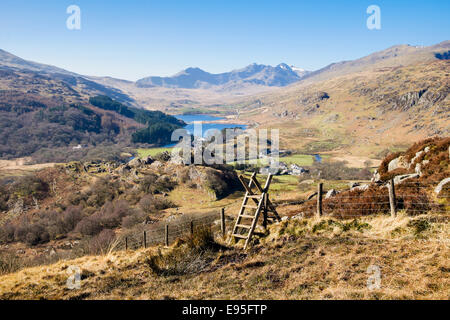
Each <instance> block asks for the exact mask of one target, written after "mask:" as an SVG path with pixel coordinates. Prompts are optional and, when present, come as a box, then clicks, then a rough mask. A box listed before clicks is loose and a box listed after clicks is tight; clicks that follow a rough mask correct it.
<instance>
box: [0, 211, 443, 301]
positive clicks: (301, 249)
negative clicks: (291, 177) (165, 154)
mask: <svg viewBox="0 0 450 320" xmlns="http://www.w3.org/2000/svg"><path fill="white" fill-rule="evenodd" d="M423 219H427V217H423V216H422V217H406V216H401V217H398V218H397V219H392V218H391V217H387V216H374V217H365V218H362V219H360V220H355V221H338V222H337V221H334V222H333V221H331V220H330V219H327V218H323V219H320V220H317V219H303V220H291V221H285V222H283V223H280V224H277V225H273V226H271V227H270V228H269V230H268V232H267V233H266V234H261V235H256V236H255V242H254V244H253V245H252V246H251V249H250V250H248V251H246V252H244V251H242V250H240V249H239V248H237V247H229V246H227V245H226V240H225V241H224V240H222V239H221V237H220V238H219V237H217V238H216V241H217V242H219V243H220V247H218V249H217V248H216V247H214V246H211V247H207V246H205V247H204V248H203V247H202V248H201V250H202V251H200V253H201V254H200V253H199V249H195V248H192V247H190V246H189V244H183V242H177V243H175V244H173V245H171V246H170V247H168V248H164V247H162V246H161V247H153V248H149V249H142V250H138V251H119V252H114V253H110V254H106V255H103V256H87V257H83V258H79V259H76V260H70V261H64V260H62V261H60V262H58V263H56V264H53V265H49V266H42V267H35V268H29V269H25V270H22V271H20V272H18V273H14V274H9V275H4V276H1V277H0V299H166V300H167V299H374V300H379V299H387V300H389V299H445V300H447V299H448V298H449V288H450V287H449V286H450V283H449V281H448V270H449V268H448V250H447V247H446V244H445V242H443V241H441V240H440V239H443V237H445V236H447V235H448V226H447V225H446V224H443V223H437V222H433V221H432V220H430V222H429V227H428V228H427V229H426V230H423V231H420V233H418V231H417V228H415V227H414V225H415V223H413V222H414V221H422V220H423ZM330 221H331V222H330ZM396 230H402V232H401V233H399V232H396ZM193 263H196V266H201V268H200V269H198V268H196V269H195V270H194V269H192V268H190V266H191V265H192V264H193ZM71 266H76V267H78V268H79V270H80V271H81V273H82V276H81V281H80V286H79V288H78V289H73V290H70V289H68V287H67V280H68V277H69V276H70V275H71V273H70V267H71ZM374 268H376V269H377V270H379V279H380V281H379V282H378V285H377V286H376V287H369V285H368V284H369V283H374V282H373V281H372V282H370V280H371V279H373V277H374V272H372V271H373V269H374ZM371 270H372V271H371ZM72 273H73V272H72Z"/></svg>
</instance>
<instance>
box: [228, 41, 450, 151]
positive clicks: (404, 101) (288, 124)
mask: <svg viewBox="0 0 450 320" xmlns="http://www.w3.org/2000/svg"><path fill="white" fill-rule="evenodd" d="M449 45H450V44H449V42H445V43H442V44H440V45H438V46H433V47H428V48H422V49H419V48H414V47H401V48H403V49H402V50H400V49H399V48H397V49H399V52H398V53H394V54H392V51H393V50H394V51H395V50H396V48H394V49H392V48H391V49H388V50H387V51H385V52H381V53H378V54H375V55H374V56H369V57H366V58H362V59H360V60H356V61H354V62H348V63H343V64H342V65H339V66H334V67H332V68H328V69H327V70H323V71H322V72H320V73H317V74H316V76H314V75H313V74H311V75H309V76H308V77H307V78H306V79H305V80H302V81H300V82H299V83H298V84H294V85H292V86H289V87H287V88H285V89H279V90H276V91H273V92H271V93H270V94H261V95H255V96H253V97H251V98H247V99H243V100H242V101H240V102H239V103H235V104H233V107H234V108H236V109H237V110H239V117H238V118H239V119H241V120H243V121H244V120H248V121H249V122H251V123H254V124H257V125H259V127H260V128H279V129H280V139H281V141H280V147H281V148H283V149H291V150H295V151H298V152H300V153H330V154H332V155H335V156H340V157H345V156H350V155H353V156H368V157H372V158H381V157H382V156H383V155H384V154H385V153H386V152H387V151H388V150H391V151H396V150H399V149H404V148H405V147H406V145H407V144H409V143H412V142H413V141H417V140H419V139H423V138H427V137H432V136H434V135H448V134H449V132H450V131H449V130H450V126H449V116H450V100H449V96H448V94H449V88H450V83H449V76H448V75H449V72H450V62H449V60H445V59H439V58H437V57H436V56H437V53H438V52H442V51H446V50H448V48H449ZM438 50H441V51H438ZM403 51H405V52H403ZM402 52H403V53H402ZM384 57H385V58H384ZM338 71H339V72H338Z"/></svg>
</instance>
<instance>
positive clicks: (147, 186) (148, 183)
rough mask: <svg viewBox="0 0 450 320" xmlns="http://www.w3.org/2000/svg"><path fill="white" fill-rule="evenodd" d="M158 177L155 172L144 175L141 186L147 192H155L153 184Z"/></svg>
mask: <svg viewBox="0 0 450 320" xmlns="http://www.w3.org/2000/svg"><path fill="white" fill-rule="evenodd" d="M157 179H158V176H157V175H156V174H154V173H150V174H148V175H146V176H145V177H143V178H142V179H141V181H140V183H139V187H140V188H141V190H142V191H143V192H145V193H153V186H154V184H155V182H156V180H157Z"/></svg>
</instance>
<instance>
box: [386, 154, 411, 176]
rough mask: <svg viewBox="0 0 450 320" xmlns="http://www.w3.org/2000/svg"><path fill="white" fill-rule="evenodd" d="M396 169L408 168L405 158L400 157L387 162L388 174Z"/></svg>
mask: <svg viewBox="0 0 450 320" xmlns="http://www.w3.org/2000/svg"><path fill="white" fill-rule="evenodd" d="M398 168H404V169H407V168H408V165H407V164H406V161H405V158H404V157H402V156H400V157H398V158H395V159H393V160H391V162H389V164H388V172H391V171H394V170H395V169H398Z"/></svg>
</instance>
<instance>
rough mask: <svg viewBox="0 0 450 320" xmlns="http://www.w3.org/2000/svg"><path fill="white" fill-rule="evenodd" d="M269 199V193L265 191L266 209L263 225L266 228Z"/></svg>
mask: <svg viewBox="0 0 450 320" xmlns="http://www.w3.org/2000/svg"><path fill="white" fill-rule="evenodd" d="M268 200H269V194H268V193H265V194H264V211H263V227H264V230H266V229H267V204H268Z"/></svg>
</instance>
